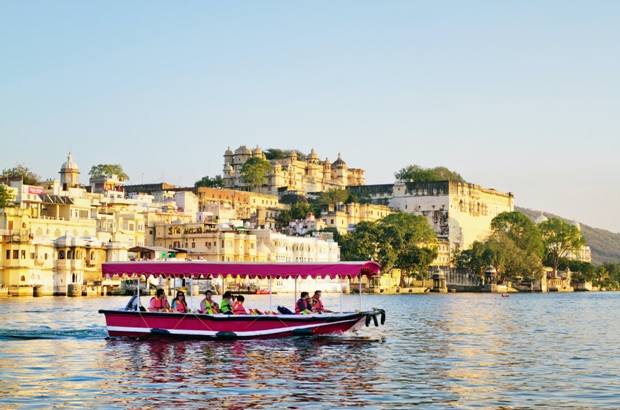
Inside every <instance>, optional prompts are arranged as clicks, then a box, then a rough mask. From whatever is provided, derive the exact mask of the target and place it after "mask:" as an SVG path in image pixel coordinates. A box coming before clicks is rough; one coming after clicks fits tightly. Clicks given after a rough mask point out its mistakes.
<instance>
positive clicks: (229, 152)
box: [224, 147, 233, 155]
mask: <svg viewBox="0 0 620 410" xmlns="http://www.w3.org/2000/svg"><path fill="white" fill-rule="evenodd" d="M224 155H233V152H232V150H231V149H230V147H228V149H227V150H226V152H225V153H224Z"/></svg>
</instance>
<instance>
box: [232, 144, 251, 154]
mask: <svg viewBox="0 0 620 410" xmlns="http://www.w3.org/2000/svg"><path fill="white" fill-rule="evenodd" d="M240 154H241V155H243V154H245V155H252V150H251V149H249V148H248V147H247V146H246V145H242V146H240V147H239V148H237V149H236V150H235V155H240Z"/></svg>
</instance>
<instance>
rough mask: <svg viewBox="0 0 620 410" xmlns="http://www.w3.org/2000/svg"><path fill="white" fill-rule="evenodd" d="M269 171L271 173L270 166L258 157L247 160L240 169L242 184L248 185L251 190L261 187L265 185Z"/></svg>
mask: <svg viewBox="0 0 620 410" xmlns="http://www.w3.org/2000/svg"><path fill="white" fill-rule="evenodd" d="M269 171H271V164H270V163H269V161H267V160H266V159H263V158H260V157H252V158H250V159H248V160H247V161H245V163H244V164H243V166H242V167H241V175H242V177H243V182H245V183H246V184H248V185H249V186H250V188H252V189H255V188H258V187H261V186H262V185H263V184H265V182H266V180H267V173H268V172H269Z"/></svg>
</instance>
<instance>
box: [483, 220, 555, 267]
mask: <svg viewBox="0 0 620 410" xmlns="http://www.w3.org/2000/svg"><path fill="white" fill-rule="evenodd" d="M491 230H492V231H493V232H494V233H505V234H506V235H507V236H508V238H509V239H511V240H512V241H513V242H514V243H515V245H516V246H517V247H518V248H520V249H522V250H523V251H525V252H526V253H533V254H534V255H538V257H539V258H542V257H543V256H544V254H545V244H544V243H543V239H542V235H541V233H540V230H539V229H538V227H537V226H536V224H534V222H533V221H532V220H531V219H530V218H529V217H528V216H527V215H525V214H524V213H521V212H517V211H515V212H502V213H501V214H499V215H497V216H496V217H495V218H493V220H492V221H491Z"/></svg>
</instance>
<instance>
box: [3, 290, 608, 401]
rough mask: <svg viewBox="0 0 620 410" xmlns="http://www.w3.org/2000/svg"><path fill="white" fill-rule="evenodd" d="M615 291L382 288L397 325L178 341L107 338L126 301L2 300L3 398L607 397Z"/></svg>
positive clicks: (330, 298)
mask: <svg viewBox="0 0 620 410" xmlns="http://www.w3.org/2000/svg"><path fill="white" fill-rule="evenodd" d="M618 297H619V294H618V293H591V294H583V293H582V294H546V295H541V294H523V295H521V294H519V295H512V296H511V297H510V298H501V297H500V296H499V295H486V294H449V295H402V296H378V295H373V296H369V297H367V298H366V299H365V306H377V307H382V308H385V309H386V310H387V313H388V317H387V321H386V324H385V326H382V327H378V328H376V327H374V326H372V327H369V328H364V329H363V330H362V331H361V332H359V333H357V334H346V335H340V336H329V337H319V338H302V337H295V338H288V339H275V340H264V341H263V340H260V341H174V342H171V341H135V340H121V339H109V338H107V333H106V331H105V328H104V324H103V317H102V315H99V314H98V313H97V310H98V309H99V308H116V307H119V306H122V305H124V302H126V300H125V299H124V298H92V299H91V298H37V299H34V298H10V299H0V308H2V309H0V374H2V377H1V378H0V408H24V407H26V408H49V407H52V406H56V407H71V406H74V407H78V406H79V407H82V406H88V407H94V408H106V407H126V408H154V407H166V408H171V407H179V408H205V407H214V408H230V409H237V408H238V409H246V408H278V407H281V408H306V407H307V408H344V407H352V406H353V407H365V408H386V407H401V408H409V407H411V406H413V405H421V406H422V407H424V408H428V407H437V408H445V407H456V408H474V407H478V408H502V407H503V408H534V407H541V406H547V407H555V408H557V407H562V408H584V407H585V408H591V407H608V408H609V407H614V406H616V404H617V403H618V402H620V393H619V392H620V375H618V371H617V369H618V368H619V367H620V359H618V358H617V355H616V353H615V348H616V347H617V346H618V345H619V343H620V332H618V330H617V329H618V325H619V324H620V323H619V322H620V312H619V308H618V303H617V299H618ZM323 298H324V299H325V302H326V304H328V305H331V306H332V307H335V306H336V305H337V303H338V296H337V295H324V297H323ZM288 299H292V297H291V296H290V295H289V296H285V295H282V296H280V295H276V296H274V300H273V302H274V305H277V304H287V302H290V301H289V300H288ZM345 302H346V304H347V308H348V309H355V308H357V307H358V303H359V302H358V299H357V297H346V298H345ZM268 303H269V301H268V298H266V297H262V299H261V297H255V298H248V299H247V300H246V305H248V306H250V307H257V308H263V309H265V308H267V307H268ZM288 304H291V303H288Z"/></svg>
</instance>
